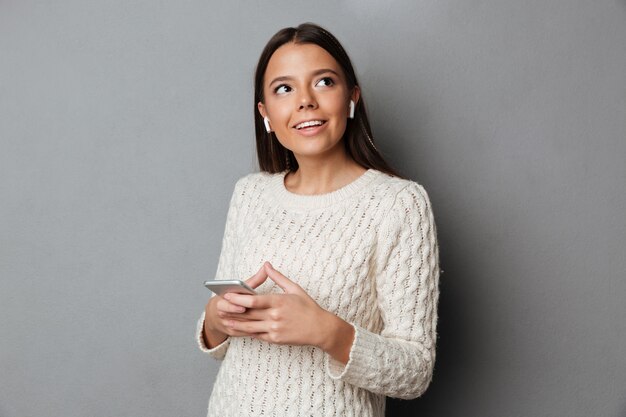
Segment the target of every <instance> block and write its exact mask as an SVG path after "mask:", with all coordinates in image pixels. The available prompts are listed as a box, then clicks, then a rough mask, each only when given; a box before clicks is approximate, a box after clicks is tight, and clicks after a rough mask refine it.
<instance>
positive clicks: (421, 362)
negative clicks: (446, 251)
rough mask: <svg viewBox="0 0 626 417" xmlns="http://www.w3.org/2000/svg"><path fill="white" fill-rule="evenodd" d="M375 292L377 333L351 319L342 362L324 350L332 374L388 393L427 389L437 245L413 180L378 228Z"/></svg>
mask: <svg viewBox="0 0 626 417" xmlns="http://www.w3.org/2000/svg"><path fill="white" fill-rule="evenodd" d="M375 258H376V267H375V269H374V270H375V273H376V278H375V279H376V293H377V302H378V307H379V309H380V312H381V316H382V320H383V329H382V331H381V333H380V334H377V333H374V332H371V331H368V330H366V329H364V328H362V327H360V326H357V325H355V324H353V323H351V324H352V325H353V327H354V328H355V338H354V342H353V344H352V348H351V351H350V356H349V359H348V363H347V364H346V365H344V364H342V363H341V362H338V361H336V360H334V359H333V358H332V357H330V356H329V355H327V361H328V373H329V375H330V377H331V378H333V379H336V380H343V381H345V382H347V383H350V384H353V385H356V386H358V387H361V388H364V389H367V390H369V391H371V392H374V393H376V394H382V395H386V396H389V397H395V398H402V399H412V398H416V397H419V396H420V395H422V394H423V393H424V391H426V389H427V388H428V385H429V384H430V381H431V379H432V374H433V369H434V363H435V343H436V337H437V335H436V325H437V304H438V299H439V249H438V244H437V232H436V227H435V222H434V218H433V212H432V209H431V205H430V201H429V198H428V194H427V193H426V191H425V190H424V188H423V187H422V186H421V185H419V184H417V183H415V182H411V183H410V184H409V185H407V186H406V187H405V188H404V189H402V190H401V191H400V192H398V194H397V195H396V199H395V202H394V204H393V207H392V208H391V210H390V212H389V213H388V216H387V217H386V219H385V220H384V221H383V224H382V226H381V229H380V230H379V240H378V245H377V250H376V254H375Z"/></svg>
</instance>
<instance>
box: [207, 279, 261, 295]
mask: <svg viewBox="0 0 626 417" xmlns="http://www.w3.org/2000/svg"><path fill="white" fill-rule="evenodd" d="M204 286H205V287H207V288H208V289H210V290H211V291H213V292H214V293H215V294H217V295H224V294H226V293H227V292H235V293H237V294H250V295H255V294H256V291H254V290H253V289H252V288H250V287H249V286H248V284H246V283H245V282H243V281H239V280H220V281H204Z"/></svg>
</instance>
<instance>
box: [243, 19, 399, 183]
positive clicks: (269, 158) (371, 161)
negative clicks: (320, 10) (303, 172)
mask: <svg viewBox="0 0 626 417" xmlns="http://www.w3.org/2000/svg"><path fill="white" fill-rule="evenodd" d="M289 42H293V43H296V44H303V43H311V44H315V45H317V46H319V47H321V48H323V49H325V50H326V51H327V52H328V53H329V54H331V55H332V57H333V58H335V60H336V61H337V62H338V63H339V65H340V66H341V68H342V69H343V72H344V74H345V77H346V80H347V83H348V90H349V91H352V90H354V87H355V86H358V85H359V83H358V81H357V79H356V74H355V73H354V68H353V67H352V62H351V61H350V58H349V57H348V54H347V53H346V51H345V50H344V49H343V47H342V46H341V44H340V43H339V41H338V40H337V38H335V37H334V36H333V35H332V34H331V33H330V32H328V31H327V30H325V29H323V28H321V27H320V26H318V25H316V24H313V23H303V24H301V25H300V26H298V27H297V28H292V27H289V28H284V29H281V30H279V31H278V32H277V33H276V34H275V35H274V36H272V38H271V39H270V40H269V42H268V43H267V45H265V48H264V49H263V52H262V53H261V57H260V58H259V62H258V64H257V67H256V72H255V75H254V128H255V132H256V149H257V157H258V160H259V167H260V169H261V171H266V172H269V173H272V174H273V173H277V172H282V171H284V170H290V171H295V170H297V169H298V161H297V160H296V158H295V156H294V154H293V152H291V151H290V150H289V149H287V148H285V147H284V146H283V145H281V144H280V142H279V141H278V139H276V136H275V135H274V133H273V132H271V133H268V132H267V131H266V130H265V125H264V123H263V117H261V115H260V114H259V111H258V109H257V104H258V103H259V102H264V96H263V78H264V77H265V71H266V69H267V64H268V63H269V61H270V58H271V57H272V54H273V53H274V52H275V51H276V50H277V49H278V48H280V47H281V46H282V45H284V44H286V43H289ZM342 140H343V143H344V146H345V149H346V153H347V154H348V156H349V157H351V158H352V159H353V160H354V161H355V162H356V163H358V164H359V165H361V166H363V167H364V168H373V169H376V170H378V171H381V172H385V173H387V174H390V175H393V176H396V177H401V176H400V175H399V174H398V173H397V172H396V171H395V170H394V169H393V168H391V166H389V164H387V162H386V161H385V160H384V158H383V157H382V155H381V154H380V152H378V149H376V148H375V146H374V142H373V139H372V130H371V128H370V124H369V121H368V119H367V112H366V110H365V101H364V100H363V92H361V95H360V99H359V100H358V102H357V103H356V107H355V111H354V119H348V121H347V125H346V131H345V132H344V134H343V138H342Z"/></svg>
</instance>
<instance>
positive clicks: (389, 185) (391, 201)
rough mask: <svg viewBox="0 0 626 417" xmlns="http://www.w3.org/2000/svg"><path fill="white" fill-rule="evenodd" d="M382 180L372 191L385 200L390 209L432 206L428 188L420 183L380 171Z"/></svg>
mask: <svg viewBox="0 0 626 417" xmlns="http://www.w3.org/2000/svg"><path fill="white" fill-rule="evenodd" d="M379 176H380V181H378V182H377V183H376V185H375V187H374V188H373V189H372V193H373V194H374V195H375V196H376V197H377V198H378V199H380V200H382V201H385V202H386V203H387V204H388V206H387V208H388V209H389V210H403V209H407V208H410V207H414V208H418V207H421V206H430V199H429V197H428V193H427V192H426V189H425V188H424V187H423V186H422V185H421V184H419V183H417V182H415V181H412V180H409V179H405V178H399V177H394V176H392V175H389V174H385V173H382V172H381V173H380V174H379Z"/></svg>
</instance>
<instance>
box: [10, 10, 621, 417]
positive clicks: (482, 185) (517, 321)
mask: <svg viewBox="0 0 626 417" xmlns="http://www.w3.org/2000/svg"><path fill="white" fill-rule="evenodd" d="M303 21H313V22H317V23H319V24H321V25H323V26H326V27H327V28H328V29H330V30H331V31H332V32H334V33H335V34H336V35H337V36H338V38H339V39H340V40H341V41H342V42H343V43H344V45H345V46H346V49H347V50H348V52H349V54H350V55H351V57H352V59H353V62H354V64H355V66H356V69H357V72H358V74H359V77H360V81H361V85H362V88H363V92H364V97H365V99H366V101H367V103H368V105H369V110H370V114H371V120H372V124H373V129H374V134H375V140H376V141H377V143H378V146H379V148H380V149H381V150H382V151H383V152H384V154H385V155H386V156H387V157H388V159H389V160H390V161H391V162H392V163H393V164H394V165H395V166H396V167H398V168H399V169H400V170H401V171H402V172H403V173H404V174H405V175H406V176H408V177H410V178H412V179H414V180H416V181H418V182H419V183H421V184H422V185H424V186H425V187H426V189H427V190H428V192H429V195H430V197H431V200H432V203H433V207H434V210H435V216H436V220H437V224H438V230H439V238H440V246H441V261H442V267H443V269H444V270H445V273H444V274H443V276H442V281H441V302H440V322H439V334H440V339H439V342H438V343H439V345H438V357H437V365H436V371H435V376H434V380H433V383H432V385H431V387H430V389H429V391H428V392H427V393H426V394H425V395H424V396H423V397H422V398H420V399H417V400H415V401H410V402H403V401H402V402H400V401H390V402H389V410H390V412H389V414H390V415H398V416H401V415H407V416H408V415H409V414H411V415H420V416H438V417H452V416H458V417H467V416H476V417H479V416H480V417H484V416H493V417H502V416H529V417H530V416H533V417H537V416H580V417H588V416H606V417H618V416H626V306H625V303H624V298H625V296H626V282H625V280H624V271H625V270H626V268H625V266H626V262H625V260H624V259H625V256H624V255H625V250H624V248H625V245H626V221H625V216H624V214H625V212H626V207H625V206H626V204H625V202H626V197H625V195H626V170H625V166H626V164H625V163H624V158H625V157H626V140H625V139H626V2H625V1H623V0H621V1H615V0H596V1H587V0H585V1H583V0H568V1H565V0H554V1H544V0H541V1H539V0H529V1H523V2H520V1H499V0H484V1H468V0H457V1H441V0H437V1H433V0H430V1H410V0H403V1H397V2H383V1H364V0H358V1H357V0H350V1H317V2H299V1H297V2H294V1H286V0H283V1H245V2H225V1H224V2H218V1H216V2H212V1H198V0H189V1H169V2H166V1H155V0H150V1H148V0H143V1H130V2H129V1H126V0H124V1H122V0H112V1H107V2H102V1H85V0H74V1H71V0H63V1H56V2H55V1H47V0H46V1H27V0H19V1H18V0H0V140H1V142H0V145H1V148H0V151H1V152H0V279H1V281H0V284H1V287H0V416H2V417H30V416H66V417H74V416H76V417H78V416H137V417H140V416H202V415H204V414H205V410H206V402H207V398H208V395H209V392H210V388H211V386H212V383H213V380H214V377H215V374H216V371H217V369H218V367H217V364H216V363H214V362H212V361H211V360H209V359H208V358H207V357H205V356H204V355H202V354H201V353H200V351H199V350H197V349H196V346H195V342H194V340H193V333H194V330H195V323H196V319H197V317H198V315H199V314H200V312H201V311H202V309H203V306H204V303H205V302H206V299H207V296H208V292H207V291H206V290H205V289H204V288H203V287H202V285H201V284H202V281H203V280H204V279H206V278H210V277H212V276H213V274H214V272H215V267H216V262H217V258H218V255H219V250H220V244H221V238H222V232H223V227H224V220H225V216H226V211H227V206H228V201H229V198H230V194H231V192H232V188H233V185H234V183H235V181H236V179H237V178H239V177H241V176H243V175H245V174H247V173H249V172H251V171H254V170H255V169H256V160H255V154H254V147H253V129H252V127H253V126H252V111H253V102H252V73H253V69H254V65H255V64H256V60H257V58H258V56H259V54H260V52H261V49H262V47H263V45H264V44H265V42H266V41H267V40H268V39H269V37H270V36H271V35H272V34H273V33H274V32H276V31H277V30H278V29H280V28H282V27H285V26H291V25H296V24H298V23H301V22H303Z"/></svg>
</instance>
